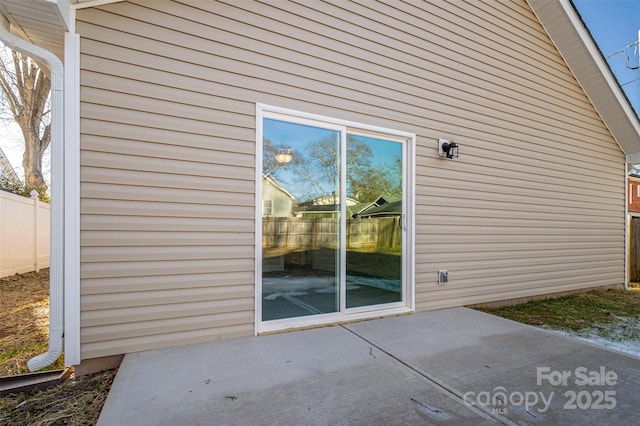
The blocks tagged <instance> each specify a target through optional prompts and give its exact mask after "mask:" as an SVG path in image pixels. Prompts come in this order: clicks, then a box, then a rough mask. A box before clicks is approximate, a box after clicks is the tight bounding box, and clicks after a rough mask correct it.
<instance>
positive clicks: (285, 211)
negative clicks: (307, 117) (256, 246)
mask: <svg viewBox="0 0 640 426" xmlns="http://www.w3.org/2000/svg"><path fill="white" fill-rule="evenodd" d="M340 145H341V132H340V131H338V130H333V129H327V128H321V127H314V126H309V125H304V124H297V123H290V122H284V121H279V120H274V119H264V120H263V147H262V151H263V162H262V320H263V321H269V320H277V319H284V318H294V317H303V316H309V315H317V314H325V313H331V312H339V311H340V293H341V292H340V250H341V247H340V220H341V217H340V199H341V191H340V188H341V180H340V175H341V167H340V158H341V156H340V152H341V149H340V148H341V146H340Z"/></svg>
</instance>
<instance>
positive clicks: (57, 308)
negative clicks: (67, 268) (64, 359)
mask: <svg viewBox="0 0 640 426" xmlns="http://www.w3.org/2000/svg"><path fill="white" fill-rule="evenodd" d="M2 21H3V22H2V23H1V24H2V25H0V41H1V42H2V43H4V44H5V45H6V46H7V47H9V48H11V49H13V50H16V51H18V52H20V53H23V54H25V55H27V56H30V57H31V58H33V59H35V60H36V61H39V62H41V63H44V64H46V65H47V66H48V67H49V68H50V70H51V148H52V149H51V164H52V166H53V167H54V169H55V168H57V169H58V170H57V171H58V173H55V172H54V173H52V174H51V261H50V263H51V267H50V280H49V310H50V312H49V348H48V350H47V352H45V353H44V354H41V355H38V356H36V357H34V358H31V359H30V360H29V362H28V363H27V365H28V367H29V370H30V371H36V370H39V369H41V368H44V367H46V366H47V365H50V364H52V363H54V362H55V361H56V360H57V359H58V358H59V357H60V355H61V354H62V344H63V335H64V316H63V315H64V285H63V283H64V272H63V267H62V266H63V260H64V256H63V253H64V241H63V238H62V237H63V233H64V228H63V225H64V222H63V220H64V212H63V209H64V198H63V197H64V191H63V185H64V179H63V173H62V169H63V168H62V167H60V166H61V165H62V164H63V159H64V145H63V142H64V128H63V119H64V114H63V108H64V90H63V89H64V82H63V75H64V66H63V65H62V62H61V61H60V59H59V58H58V57H57V56H56V55H54V54H53V53H51V52H49V51H48V50H45V49H43V48H41V47H38V46H36V45H34V44H31V43H29V42H27V41H25V40H23V39H21V38H19V37H17V36H15V35H13V34H11V33H10V32H9V31H8V22H6V21H5V20H2Z"/></svg>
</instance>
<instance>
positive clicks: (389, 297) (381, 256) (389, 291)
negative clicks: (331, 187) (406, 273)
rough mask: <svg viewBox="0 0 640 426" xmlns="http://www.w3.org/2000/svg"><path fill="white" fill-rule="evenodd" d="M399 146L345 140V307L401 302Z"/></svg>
mask: <svg viewBox="0 0 640 426" xmlns="http://www.w3.org/2000/svg"><path fill="white" fill-rule="evenodd" d="M402 168H403V162H402V143H401V142H396V141H389V140H384V139H378V138H372V137H366V136H358V135H354V134H348V135H347V192H348V193H349V194H350V196H351V197H352V198H353V199H355V200H357V203H356V204H355V205H352V206H349V207H348V209H349V215H348V217H347V241H346V275H347V276H346V307H347V308H355V307H362V306H371V305H382V304H387V303H394V302H401V301H402V299H403V295H402V291H403V290H402V289H403V286H402V271H403V268H402V265H403V262H402V246H403V245H402V230H403V229H402V228H403V226H404V224H403V223H404V222H403V219H404V212H403V207H402V205H403V203H402V184H403V182H402V181H403V179H402V176H403V173H402Z"/></svg>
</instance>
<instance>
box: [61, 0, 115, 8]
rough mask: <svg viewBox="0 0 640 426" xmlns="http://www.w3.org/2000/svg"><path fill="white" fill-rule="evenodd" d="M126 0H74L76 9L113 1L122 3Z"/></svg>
mask: <svg viewBox="0 0 640 426" xmlns="http://www.w3.org/2000/svg"><path fill="white" fill-rule="evenodd" d="M122 1H124V0H89V1H78V0H73V3H74V4H73V8H74V9H85V8H87V7H97V6H103V5H105V4H111V3H120V2H122Z"/></svg>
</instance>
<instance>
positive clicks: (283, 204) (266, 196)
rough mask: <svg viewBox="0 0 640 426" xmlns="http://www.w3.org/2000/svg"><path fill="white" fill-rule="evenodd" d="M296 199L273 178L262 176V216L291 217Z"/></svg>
mask: <svg viewBox="0 0 640 426" xmlns="http://www.w3.org/2000/svg"><path fill="white" fill-rule="evenodd" d="M295 201H296V198H295V197H294V196H293V195H291V193H290V192H289V191H287V190H286V189H285V188H284V187H283V186H282V185H281V184H280V183H279V182H278V181H276V180H275V178H274V177H272V176H268V175H264V174H263V175H262V216H263V217H292V216H293V210H294V206H295Z"/></svg>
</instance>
